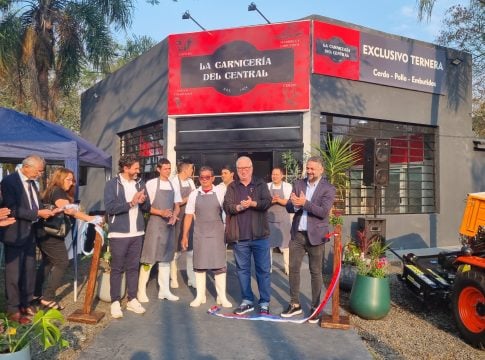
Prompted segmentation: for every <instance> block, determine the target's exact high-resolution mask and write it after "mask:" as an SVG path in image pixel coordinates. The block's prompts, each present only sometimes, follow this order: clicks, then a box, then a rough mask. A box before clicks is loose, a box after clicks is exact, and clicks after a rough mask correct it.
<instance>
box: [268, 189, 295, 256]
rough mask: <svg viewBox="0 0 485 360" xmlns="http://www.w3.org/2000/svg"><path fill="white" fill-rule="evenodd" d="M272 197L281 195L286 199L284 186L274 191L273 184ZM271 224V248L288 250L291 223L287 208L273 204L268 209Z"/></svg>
mask: <svg viewBox="0 0 485 360" xmlns="http://www.w3.org/2000/svg"><path fill="white" fill-rule="evenodd" d="M269 190H270V193H271V196H275V195H279V196H280V198H282V199H283V198H284V197H285V195H284V193H283V184H281V188H280V189H273V183H271V187H270V189H269ZM268 223H269V231H270V234H269V243H270V246H271V247H280V248H287V247H289V245H290V232H291V221H290V214H288V212H287V211H286V208H285V207H284V206H282V205H280V204H273V205H271V207H270V208H269V209H268Z"/></svg>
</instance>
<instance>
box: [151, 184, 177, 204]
mask: <svg viewBox="0 0 485 360" xmlns="http://www.w3.org/2000/svg"><path fill="white" fill-rule="evenodd" d="M157 181H158V178H155V179H151V180H148V181H147V184H146V187H147V193H148V197H149V199H150V204H152V205H153V202H154V201H155V194H156V193H157ZM170 183H172V186H170ZM177 185H178V184H177ZM172 187H173V190H174V196H173V202H174V204H175V203H179V202H181V201H182V196H181V195H180V189H179V187H178V186H177V187H176V186H175V181H174V180H173V179H172V180H162V179H160V188H159V190H172Z"/></svg>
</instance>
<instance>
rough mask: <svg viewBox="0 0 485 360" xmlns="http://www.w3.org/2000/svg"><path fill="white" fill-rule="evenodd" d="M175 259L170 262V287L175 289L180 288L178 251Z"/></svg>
mask: <svg viewBox="0 0 485 360" xmlns="http://www.w3.org/2000/svg"><path fill="white" fill-rule="evenodd" d="M175 254H176V255H175V259H173V260H172V261H171V262H170V287H171V288H173V289H178V287H179V281H178V278H177V273H178V268H177V260H176V258H177V257H178V256H177V253H175Z"/></svg>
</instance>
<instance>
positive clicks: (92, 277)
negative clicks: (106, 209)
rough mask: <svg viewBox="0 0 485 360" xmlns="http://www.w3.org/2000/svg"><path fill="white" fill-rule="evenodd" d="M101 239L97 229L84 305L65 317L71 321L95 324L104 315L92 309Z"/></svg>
mask: <svg viewBox="0 0 485 360" xmlns="http://www.w3.org/2000/svg"><path fill="white" fill-rule="evenodd" d="M102 243H103V239H102V237H101V235H100V234H99V232H98V231H96V237H95V239H94V252H93V258H92V260H91V268H90V270H89V277H88V284H87V287H86V296H85V298H84V305H83V308H82V309H77V310H75V311H74V312H73V313H72V314H71V315H69V316H68V317H67V320H69V321H73V322H80V323H85V324H97V323H98V322H99V321H100V320H101V319H102V318H103V316H104V312H96V311H92V310H91V308H92V306H93V299H94V290H95V289H96V278H97V276H98V267H99V259H100V256H101V246H102Z"/></svg>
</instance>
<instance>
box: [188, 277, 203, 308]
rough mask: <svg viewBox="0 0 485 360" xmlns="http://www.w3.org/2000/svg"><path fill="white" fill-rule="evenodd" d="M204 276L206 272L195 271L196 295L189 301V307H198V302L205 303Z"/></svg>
mask: <svg viewBox="0 0 485 360" xmlns="http://www.w3.org/2000/svg"><path fill="white" fill-rule="evenodd" d="M205 278H206V272H205V271H203V272H196V273H195V283H196V285H197V287H196V289H197V295H196V297H195V299H194V300H193V301H192V302H191V303H190V306H191V307H199V306H200V304H205V302H206V301H207V299H206V297H205Z"/></svg>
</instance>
